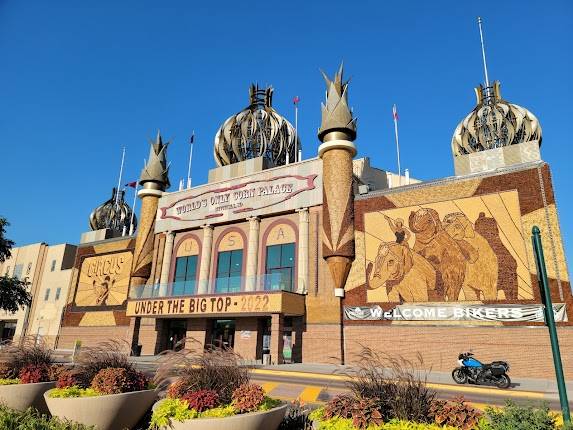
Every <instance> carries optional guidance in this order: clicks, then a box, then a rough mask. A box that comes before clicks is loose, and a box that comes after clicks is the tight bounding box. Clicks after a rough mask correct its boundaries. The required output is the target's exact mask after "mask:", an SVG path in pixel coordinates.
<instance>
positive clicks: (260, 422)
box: [153, 400, 288, 430]
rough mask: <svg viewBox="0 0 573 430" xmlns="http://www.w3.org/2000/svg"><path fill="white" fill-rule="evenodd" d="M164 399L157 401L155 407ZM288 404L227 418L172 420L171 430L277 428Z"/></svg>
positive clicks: (275, 429)
mask: <svg viewBox="0 0 573 430" xmlns="http://www.w3.org/2000/svg"><path fill="white" fill-rule="evenodd" d="M162 401H163V400H161V401H159V402H157V403H156V404H155V406H154V407H153V409H155V407H156V406H157V405H159V404H160V403H161V402H162ZM287 406H288V405H287V404H284V405H281V406H278V407H276V408H274V409H271V410H269V411H261V412H251V413H248V414H240V415H234V416H232V417H225V418H195V419H192V420H186V421H183V422H181V421H175V420H172V421H171V426H170V427H168V428H169V429H171V430H221V429H233V430H277V428H278V427H279V425H280V423H281V421H282V420H283V418H284V416H285V413H286V410H287Z"/></svg>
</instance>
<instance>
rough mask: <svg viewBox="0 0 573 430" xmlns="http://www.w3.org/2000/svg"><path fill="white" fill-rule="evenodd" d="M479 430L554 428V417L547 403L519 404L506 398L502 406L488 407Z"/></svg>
mask: <svg viewBox="0 0 573 430" xmlns="http://www.w3.org/2000/svg"><path fill="white" fill-rule="evenodd" d="M485 418H486V419H484V420H482V421H481V422H480V427H479V428H480V429H481V430H554V429H555V428H556V425H555V422H556V417H555V416H554V415H553V414H551V412H550V411H549V407H548V406H547V404H542V405H540V406H537V407H535V406H533V405H528V406H519V405H516V404H515V403H513V402H512V401H511V400H507V401H506V403H505V406H504V407H503V408H492V407H488V408H486V410H485Z"/></svg>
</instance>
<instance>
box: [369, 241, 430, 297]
mask: <svg viewBox="0 0 573 430" xmlns="http://www.w3.org/2000/svg"><path fill="white" fill-rule="evenodd" d="M368 287H369V288H370V289H376V288H387V291H388V299H389V301H391V302H404V301H406V302H427V301H428V290H434V289H435V288H436V271H435V270H434V268H433V267H432V265H431V264H430V263H428V262H427V261H426V260H425V259H424V258H423V257H421V256H420V255H418V254H417V253H415V252H413V251H412V250H411V249H410V248H409V247H408V246H407V245H402V244H399V243H395V242H383V243H382V244H380V246H379V248H378V255H377V256H376V260H375V262H374V268H373V269H372V271H371V272H370V277H369V282H368Z"/></svg>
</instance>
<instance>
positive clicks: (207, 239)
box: [197, 224, 213, 294]
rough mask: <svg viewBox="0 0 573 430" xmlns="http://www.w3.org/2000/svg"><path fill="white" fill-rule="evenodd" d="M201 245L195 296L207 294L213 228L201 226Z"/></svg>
mask: <svg viewBox="0 0 573 430" xmlns="http://www.w3.org/2000/svg"><path fill="white" fill-rule="evenodd" d="M201 227H202V228H203V245H202V246H201V262H200V263H199V285H198V287H197V294H207V293H208V292H209V273H210V272H211V252H212V249H211V248H212V247H213V226H212V225H208V224H206V225H203V226H201Z"/></svg>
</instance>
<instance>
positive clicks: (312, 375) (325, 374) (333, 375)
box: [131, 356, 573, 397]
mask: <svg viewBox="0 0 573 430" xmlns="http://www.w3.org/2000/svg"><path fill="white" fill-rule="evenodd" d="M157 358H158V357H157V356H142V357H131V359H132V360H133V361H134V362H137V363H140V364H152V363H153V362H154V361H155V360H156V359H157ZM251 366H252V367H253V368H254V369H255V370H254V372H253V373H255V374H257V373H266V372H265V371H268V372H269V373H271V372H272V373H274V374H281V375H282V376H285V377H288V376H289V375H292V377H293V378H309V379H317V378H318V379H324V380H325V382H326V381H328V380H329V379H331V380H335V379H339V380H340V379H342V378H343V377H344V376H345V374H347V373H349V372H351V371H352V367H351V366H340V365H333V364H312V363H293V364H277V365H261V364H253V365H251ZM260 370H262V371H263V372H259V371H260ZM452 370H453V368H452ZM424 374H425V372H424V371H420V377H422V378H423V377H424ZM509 376H510V378H511V382H512V388H511V390H512V391H528V392H539V393H545V394H549V395H552V396H551V397H553V395H554V396H557V395H558V391H557V382H556V381H555V378H552V379H534V378H519V377H512V375H511V369H510V372H509ZM551 376H553V375H551ZM427 381H428V383H431V384H443V385H454V386H456V385H457V384H455V383H454V381H453V380H452V376H451V373H450V372H437V371H432V372H429V373H427ZM566 385H567V392H568V393H571V394H572V395H573V381H567V383H566ZM470 387H478V386H475V385H470Z"/></svg>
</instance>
